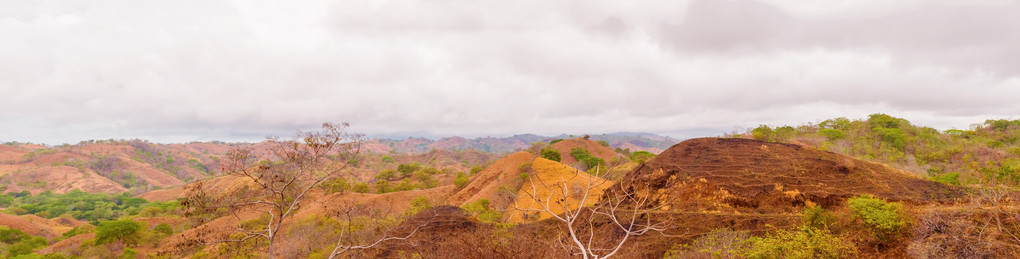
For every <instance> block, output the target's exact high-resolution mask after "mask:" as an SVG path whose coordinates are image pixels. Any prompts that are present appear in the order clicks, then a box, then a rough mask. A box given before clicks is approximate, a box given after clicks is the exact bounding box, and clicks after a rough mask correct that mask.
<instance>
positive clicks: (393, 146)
mask: <svg viewBox="0 0 1020 259" xmlns="http://www.w3.org/2000/svg"><path fill="white" fill-rule="evenodd" d="M582 136H584V135H567V134H562V135H558V136H540V135H535V134H519V135H513V136H509V137H501V138H495V137H483V138H473V139H467V138H463V137H456V136H454V137H445V138H441V139H437V140H431V139H427V138H414V137H410V138H406V139H387V138H376V139H369V140H367V141H365V146H364V148H365V149H366V150H367V151H369V152H372V153H390V152H393V153H425V152H428V151H430V150H471V149H473V150H478V151H483V152H489V153H510V152H514V151H519V150H524V149H527V148H528V147H530V146H531V143H533V142H549V141H552V140H556V139H568V138H577V137H582ZM589 137H590V139H591V140H593V141H605V142H607V143H609V147H610V148H614V149H615V148H620V149H630V151H648V152H652V153H656V154H658V153H660V152H662V151H663V150H666V149H667V148H669V147H670V146H673V145H674V144H676V143H679V142H680V140H678V139H675V138H672V137H667V136H660V135H655V134H652V133H635V132H620V133H610V134H600V135H589Z"/></svg>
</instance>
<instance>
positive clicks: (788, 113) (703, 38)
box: [0, 0, 1020, 144]
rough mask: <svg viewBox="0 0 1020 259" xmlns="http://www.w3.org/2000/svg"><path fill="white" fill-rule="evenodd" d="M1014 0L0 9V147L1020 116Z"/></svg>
mask: <svg viewBox="0 0 1020 259" xmlns="http://www.w3.org/2000/svg"><path fill="white" fill-rule="evenodd" d="M1018 14H1020V1H1017V0H1007V1H1002V0H960V1H939V0H904V1H887V0H819V1H799V0H762V1H750V0H738V1H730V0H715V1H678V0H667V1H655V0H651V1H640V2H634V1H597V0H596V1H550V0H536V1H532V0H517V1H452V0H435V1H387V0H376V1H319V0H312V1H259V0H238V1H208V0H199V1H179V0H173V1H158V0H155V1H135V0H109V1H105V0H104V1H86V0H62V1H50V0H6V1H0V35H2V36H0V141H20V142H34V143H48V144H60V143H77V142H78V141H80V140H87V139H110V138H114V139H132V138H141V139H148V140H152V141H155V142H164V143H167V142H189V141H209V140H223V141H257V140H260V139H263V138H264V137H266V136H292V135H293V134H294V133H295V131H296V130H314V129H316V128H317V126H318V125H319V124H321V123H322V122H326V121H330V122H345V121H346V122H350V123H351V129H350V130H351V131H354V132H360V133H364V134H367V135H369V136H381V137H406V136H422V137H443V136H453V135H459V136H464V137H483V136H509V135H514V134H523V133H535V134H544V135H556V134H561V133H568V134H585V133H590V134H601V133H612V132H649V133H656V134H661V135H667V136H673V137H677V138H689V137H698V136H717V135H721V134H724V133H729V132H734V131H742V130H746V129H748V128H753V127H755V126H758V125H760V124H769V125H801V124H804V123H812V122H819V121H821V120H824V119H828V118H834V117H848V118H852V119H854V118H865V117H866V116H867V115H868V114H872V113H886V114H890V115H893V116H896V117H902V118H905V119H908V120H910V121H911V122H913V123H914V124H918V125H924V126H930V127H934V128H937V129H943V130H944V129H951V128H958V129H963V128H968V127H970V125H971V124H974V123H981V122H984V121H985V120H986V119H1000V118H1005V119H1020V101H1017V100H1018V97H1020V15H1018Z"/></svg>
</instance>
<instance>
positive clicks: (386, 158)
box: [381, 156, 394, 164]
mask: <svg viewBox="0 0 1020 259" xmlns="http://www.w3.org/2000/svg"><path fill="white" fill-rule="evenodd" d="M381 160H382V162H383V163H387V164H389V163H393V162H394V160H393V157H392V156H383V157H382V159H381Z"/></svg>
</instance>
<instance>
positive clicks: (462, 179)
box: [453, 172, 468, 189]
mask: <svg viewBox="0 0 1020 259" xmlns="http://www.w3.org/2000/svg"><path fill="white" fill-rule="evenodd" d="M467 184H468V176H467V175H465V174H464V173H463V172H461V173H457V178H454V179H453V185H455V186H457V189H460V188H464V186H467Z"/></svg>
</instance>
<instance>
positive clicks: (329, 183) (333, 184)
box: [319, 177, 351, 194]
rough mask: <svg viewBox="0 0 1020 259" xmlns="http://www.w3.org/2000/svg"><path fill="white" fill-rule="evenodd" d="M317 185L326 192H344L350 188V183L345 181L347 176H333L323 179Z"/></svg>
mask: <svg viewBox="0 0 1020 259" xmlns="http://www.w3.org/2000/svg"><path fill="white" fill-rule="evenodd" d="M319 187H320V188H322V189H323V190H324V191H326V194H334V193H344V192H347V191H350V190H351V183H350V182H348V181H347V178H344V177H334V178H333V179H329V180H326V181H323V182H322V184H320V185H319Z"/></svg>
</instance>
